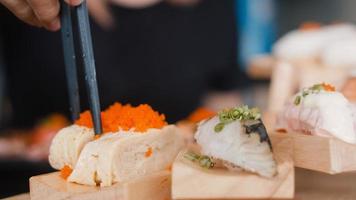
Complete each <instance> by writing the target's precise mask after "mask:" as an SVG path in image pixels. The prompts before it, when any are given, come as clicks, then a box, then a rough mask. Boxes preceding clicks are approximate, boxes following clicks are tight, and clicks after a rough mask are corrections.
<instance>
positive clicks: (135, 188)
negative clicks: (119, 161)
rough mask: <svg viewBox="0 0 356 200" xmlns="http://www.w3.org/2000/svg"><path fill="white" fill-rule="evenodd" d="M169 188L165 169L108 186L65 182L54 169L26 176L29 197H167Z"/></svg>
mask: <svg viewBox="0 0 356 200" xmlns="http://www.w3.org/2000/svg"><path fill="white" fill-rule="evenodd" d="M170 187H171V172H169V171H164V172H160V173H157V174H154V175H150V176H146V177H144V178H140V179H136V180H132V181H130V182H128V183H125V184H115V185H113V186H110V187H94V186H84V185H79V184H75V183H69V182H67V181H65V180H64V179H62V178H61V177H60V176H59V173H58V172H54V173H49V174H44V175H39V176H34V177H31V178H30V196H31V200H43V199H46V200H64V199H66V200H67V199H70V200H97V199H101V200H113V199H115V200H167V199H170V196H171V192H170Z"/></svg>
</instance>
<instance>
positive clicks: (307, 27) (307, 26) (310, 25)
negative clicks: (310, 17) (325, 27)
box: [299, 22, 321, 31]
mask: <svg viewBox="0 0 356 200" xmlns="http://www.w3.org/2000/svg"><path fill="white" fill-rule="evenodd" d="M320 27H321V24H320V23H318V22H304V23H303V24H301V25H300V27H299V29H300V30H303V31H313V30H318V29H320Z"/></svg>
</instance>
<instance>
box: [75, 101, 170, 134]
mask: <svg viewBox="0 0 356 200" xmlns="http://www.w3.org/2000/svg"><path fill="white" fill-rule="evenodd" d="M101 118H102V125H103V131H104V133H108V132H117V131H118V130H120V129H122V130H125V131H127V130H130V129H134V130H135V131H137V132H145V131H146V130H147V129H149V128H158V129H159V128H162V127H163V126H165V125H166V124H167V122H166V121H165V116H164V115H163V114H159V113H158V112H156V111H154V110H153V109H152V107H151V106H149V105H147V104H141V105H139V106H137V107H134V106H131V105H130V104H127V105H122V104H120V103H114V104H113V105H112V106H110V107H109V108H108V109H106V110H105V111H104V112H102V113H101ZM75 124H77V125H80V126H86V127H88V128H93V122H92V120H91V114H90V112H89V111H85V112H83V113H82V114H81V115H80V118H79V119H78V120H77V121H76V122H75Z"/></svg>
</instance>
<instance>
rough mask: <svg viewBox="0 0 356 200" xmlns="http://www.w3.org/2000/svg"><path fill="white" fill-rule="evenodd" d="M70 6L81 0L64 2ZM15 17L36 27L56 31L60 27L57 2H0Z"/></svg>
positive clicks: (20, 0) (33, 0)
mask: <svg viewBox="0 0 356 200" xmlns="http://www.w3.org/2000/svg"><path fill="white" fill-rule="evenodd" d="M65 1H66V2H67V3H68V4H70V5H72V6H77V5H79V4H80V3H81V2H82V1H83V0H65ZM0 3H1V4H3V5H4V6H5V7H7V8H8V9H9V10H10V11H11V12H12V13H14V15H15V16H16V17H18V18H19V19H21V20H22V21H24V22H26V23H28V24H30V25H33V26H37V27H44V28H46V29H47V30H50V31H57V30H58V29H60V27H61V23H60V18H59V11H60V2H59V0H0Z"/></svg>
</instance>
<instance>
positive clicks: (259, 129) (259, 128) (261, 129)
mask: <svg viewBox="0 0 356 200" xmlns="http://www.w3.org/2000/svg"><path fill="white" fill-rule="evenodd" d="M258 121H259V123H256V124H252V125H243V126H244V127H245V132H246V134H251V133H258V135H259V136H260V142H261V143H262V142H267V143H268V145H269V147H270V149H271V150H272V144H271V141H270V139H269V137H268V134H267V130H266V127H265V125H264V124H263V122H262V120H261V119H259V120H258Z"/></svg>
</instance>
